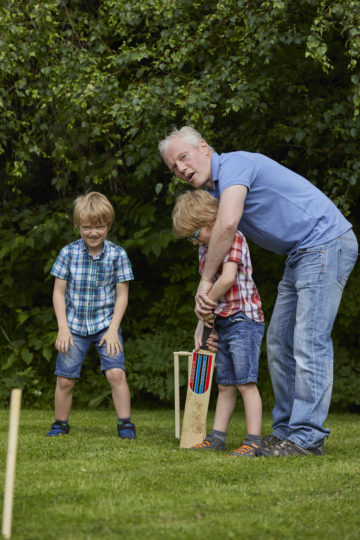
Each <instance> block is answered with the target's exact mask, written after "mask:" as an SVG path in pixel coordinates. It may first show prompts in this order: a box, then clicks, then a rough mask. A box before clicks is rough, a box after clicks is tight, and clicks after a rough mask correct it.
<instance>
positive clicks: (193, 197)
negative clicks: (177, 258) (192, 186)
mask: <svg viewBox="0 0 360 540" xmlns="http://www.w3.org/2000/svg"><path fill="white" fill-rule="evenodd" d="M218 207H219V202H218V200H217V199H216V198H215V197H212V196H211V195H210V194H209V193H208V192H207V191H203V190H201V189H197V190H195V191H186V192H185V193H183V194H182V195H180V196H179V197H178V198H177V200H176V203H175V206H174V209H173V211H172V214H171V217H172V222H173V231H174V234H175V236H177V237H178V238H185V237H187V236H193V235H194V234H195V232H196V230H197V229H199V228H201V227H208V226H209V225H210V224H211V223H213V222H214V221H215V220H216V215H217V211H218Z"/></svg>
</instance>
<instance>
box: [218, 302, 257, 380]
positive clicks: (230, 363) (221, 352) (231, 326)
mask: <svg viewBox="0 0 360 540" xmlns="http://www.w3.org/2000/svg"><path fill="white" fill-rule="evenodd" d="M215 330H216V331H217V333H218V334H219V349H218V352H217V354H216V381H217V383H218V384H221V385H224V386H229V385H236V386H237V385H240V384H248V383H256V382H257V379H258V368H259V356H260V346H261V342H262V339H263V336H264V323H262V322H255V321H253V320H252V319H249V317H247V316H246V315H245V314H244V313H242V312H241V311H239V312H238V313H235V314H234V315H231V316H230V317H216V319H215Z"/></svg>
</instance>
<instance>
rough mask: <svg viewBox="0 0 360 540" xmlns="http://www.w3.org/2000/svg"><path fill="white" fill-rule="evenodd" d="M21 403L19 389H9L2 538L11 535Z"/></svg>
mask: <svg viewBox="0 0 360 540" xmlns="http://www.w3.org/2000/svg"><path fill="white" fill-rule="evenodd" d="M20 405H21V390H20V389H19V388H14V389H13V390H12V391H11V400H10V420H9V440H8V453H7V461H6V477H5V491H4V508H3V522H2V534H3V537H4V538H10V537H11V519H12V505H13V499H14V483H15V466H16V448H17V439H18V428H19V417H20Z"/></svg>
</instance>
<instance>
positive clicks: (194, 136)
mask: <svg viewBox="0 0 360 540" xmlns="http://www.w3.org/2000/svg"><path fill="white" fill-rule="evenodd" d="M174 137H181V138H182V139H184V141H185V142H187V143H189V144H191V145H193V146H198V144H199V143H200V141H204V140H205V139H204V137H203V136H202V135H201V133H199V132H198V131H196V129H194V128H192V127H190V126H183V127H182V128H180V129H174V130H173V131H172V132H171V133H169V135H167V137H165V139H163V140H162V141H160V142H159V146H158V149H159V152H160V154H161V156H162V157H164V152H165V150H166V147H167V145H168V144H169V142H170V141H171V140H172V139H174ZM209 150H210V151H211V152H214V149H213V148H212V147H211V146H210V145H209Z"/></svg>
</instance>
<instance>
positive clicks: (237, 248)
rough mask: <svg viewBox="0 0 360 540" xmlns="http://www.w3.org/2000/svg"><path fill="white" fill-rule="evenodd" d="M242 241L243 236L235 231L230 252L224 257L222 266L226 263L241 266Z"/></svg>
mask: <svg viewBox="0 0 360 540" xmlns="http://www.w3.org/2000/svg"><path fill="white" fill-rule="evenodd" d="M244 240H245V238H244V237H243V235H242V234H241V233H240V232H239V231H237V232H236V234H235V236H234V240H233V243H232V246H231V248H230V251H229V252H228V254H227V255H226V257H225V259H224V261H223V264H224V263H227V262H236V263H237V264H241V263H242V262H243V260H242V250H243V242H244Z"/></svg>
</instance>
